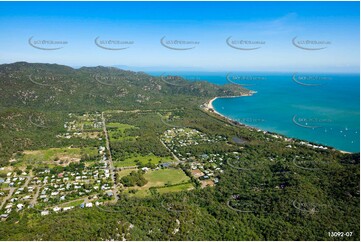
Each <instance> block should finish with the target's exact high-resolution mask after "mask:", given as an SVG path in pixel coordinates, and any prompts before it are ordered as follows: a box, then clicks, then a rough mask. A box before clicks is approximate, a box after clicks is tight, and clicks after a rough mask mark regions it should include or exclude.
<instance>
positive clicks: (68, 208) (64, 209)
mask: <svg viewBox="0 0 361 242" xmlns="http://www.w3.org/2000/svg"><path fill="white" fill-rule="evenodd" d="M73 208H74V206H70V207H65V208H63V211H68V210H70V209H73Z"/></svg>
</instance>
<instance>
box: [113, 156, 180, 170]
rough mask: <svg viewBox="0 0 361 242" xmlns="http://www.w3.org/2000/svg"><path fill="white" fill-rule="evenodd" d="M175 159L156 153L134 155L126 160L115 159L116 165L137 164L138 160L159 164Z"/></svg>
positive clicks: (144, 163)
mask: <svg viewBox="0 0 361 242" xmlns="http://www.w3.org/2000/svg"><path fill="white" fill-rule="evenodd" d="M169 161H173V157H170V156H167V157H159V156H155V155H146V156H140V155H138V156H134V157H131V158H128V159H125V160H124V161H115V162H114V166H115V167H126V166H136V165H137V162H140V163H142V164H143V165H146V164H148V163H149V162H150V163H151V164H154V165H158V164H159V163H163V162H169Z"/></svg>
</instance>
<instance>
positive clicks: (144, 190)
mask: <svg viewBox="0 0 361 242" xmlns="http://www.w3.org/2000/svg"><path fill="white" fill-rule="evenodd" d="M144 177H145V179H146V180H147V181H148V183H147V184H146V185H144V186H142V187H131V188H127V189H126V191H129V190H132V189H135V190H137V192H136V193H135V194H132V193H129V195H130V196H136V197H146V196H149V195H151V192H150V190H149V189H150V188H151V187H155V188H157V187H158V188H157V190H160V192H161V193H166V192H179V191H184V190H189V189H192V188H193V185H192V184H191V183H190V178H189V177H188V176H187V175H186V174H185V173H184V172H183V171H182V170H181V169H160V170H154V171H148V172H147V173H146V174H144ZM184 183H187V184H184ZM177 184H179V185H177ZM167 185H177V186H171V187H165V186H167Z"/></svg>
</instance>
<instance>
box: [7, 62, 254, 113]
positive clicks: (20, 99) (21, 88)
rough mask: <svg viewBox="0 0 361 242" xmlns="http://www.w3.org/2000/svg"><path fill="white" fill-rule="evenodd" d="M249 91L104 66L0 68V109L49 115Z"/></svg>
mask: <svg viewBox="0 0 361 242" xmlns="http://www.w3.org/2000/svg"><path fill="white" fill-rule="evenodd" d="M247 92H248V90H246V89H244V88H242V87H240V86H238V85H233V84H229V85H224V86H217V85H214V84H211V83H208V82H206V81H197V82H190V81H187V80H185V79H183V78H181V77H177V76H160V77H155V76H150V75H148V74H146V73H143V72H132V71H125V70H120V69H117V68H109V67H102V66H98V67H82V68H79V69H73V68H71V67H68V66H63V65H57V64H40V63H26V62H16V63H13V64H4V65H0V96H1V100H0V106H1V107H2V108H10V107H11V108H26V109H27V108H31V109H42V110H44V109H45V110H52V111H55V110H57V111H92V110H101V109H123V110H129V109H137V108H142V109H145V108H146V109H157V108H174V107H181V106H188V107H189V105H193V104H194V105H199V104H201V103H202V102H204V101H205V100H207V99H210V98H212V97H215V96H235V95H240V94H241V93H243V94H244V93H247Z"/></svg>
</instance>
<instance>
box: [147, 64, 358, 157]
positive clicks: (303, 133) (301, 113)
mask: <svg viewBox="0 0 361 242" xmlns="http://www.w3.org/2000/svg"><path fill="white" fill-rule="evenodd" d="M149 74H152V75H158V76H159V75H179V76H182V77H184V78H185V79H187V80H189V81H199V80H206V81H208V82H211V83H214V84H219V85H224V84H227V83H233V84H237V85H241V86H243V87H245V88H247V89H250V90H253V91H255V92H256V93H255V94H253V95H252V96H248V97H236V98H217V99H216V100H215V101H214V102H213V107H214V109H215V110H216V111H217V112H219V113H221V114H222V115H224V116H226V117H228V118H231V119H233V120H236V121H238V122H241V123H244V124H246V125H249V126H252V127H255V128H259V129H262V130H266V131H270V132H275V133H279V134H282V135H285V136H288V137H293V138H298V139H302V140H306V141H310V142H314V143H318V144H321V145H327V146H332V147H334V148H336V149H339V150H343V151H348V152H359V151H360V75H359V74H329V73H262V72H257V73H256V72H252V73H251V72H250V73H245V72H242V73H241V72H232V73H225V72H179V71H178V72H165V73H163V72H149Z"/></svg>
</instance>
